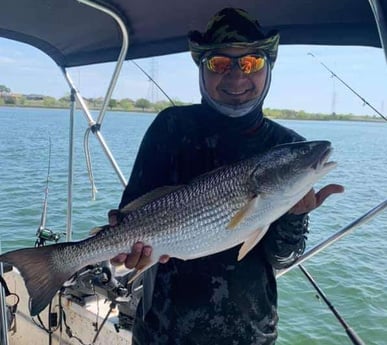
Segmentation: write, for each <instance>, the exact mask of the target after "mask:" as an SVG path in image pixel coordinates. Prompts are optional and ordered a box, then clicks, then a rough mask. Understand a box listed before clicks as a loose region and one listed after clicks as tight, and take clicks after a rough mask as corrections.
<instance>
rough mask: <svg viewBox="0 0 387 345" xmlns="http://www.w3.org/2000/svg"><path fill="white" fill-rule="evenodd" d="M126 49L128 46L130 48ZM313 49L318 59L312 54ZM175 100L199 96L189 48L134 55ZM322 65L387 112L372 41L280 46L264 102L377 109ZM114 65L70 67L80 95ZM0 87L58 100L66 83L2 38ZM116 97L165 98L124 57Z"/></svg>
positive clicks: (94, 93)
mask: <svg viewBox="0 0 387 345" xmlns="http://www.w3.org/2000/svg"><path fill="white" fill-rule="evenodd" d="M129 49H130V48H129ZM309 53H312V54H313V55H314V56H315V57H312V56H311V55H310V54H309ZM135 61H136V62H137V63H138V64H139V65H140V66H141V67H142V68H143V69H144V70H146V71H147V73H148V74H149V75H151V76H152V77H153V79H155V80H156V81H157V83H158V84H159V85H160V86H161V87H162V89H163V90H164V92H165V93H167V94H168V96H169V97H171V98H172V99H177V100H179V101H182V102H190V103H196V102H199V101H200V93H199V86H198V71H197V67H196V65H195V64H194V63H193V61H192V59H191V57H190V55H189V53H180V54H173V55H166V56H161V57H157V58H152V59H138V60H135ZM322 63H323V64H325V65H326V66H328V67H329V68H330V69H331V70H332V71H333V72H334V73H335V74H336V75H338V76H339V77H340V78H341V79H342V80H344V81H345V83H347V84H348V85H349V86H350V87H351V88H352V89H354V90H355V91H356V92H357V93H358V94H360V95H361V97H362V98H363V99H365V100H366V101H367V102H369V103H370V104H371V105H373V106H374V107H375V108H376V109H377V110H378V111H380V112H382V113H383V114H384V115H385V114H386V112H387V64H386V58H385V57H384V54H383V51H382V50H381V49H379V48H369V47H329V46H295V45H292V46H285V45H284V46H280V48H279V52H278V59H277V62H276V64H275V67H274V69H273V74H272V84H271V88H270V91H269V94H268V96H267V98H266V100H265V104H264V107H268V108H275V109H292V110H297V111H299V110H304V111H306V112H314V113H327V114H330V113H332V112H336V113H337V114H356V115H371V116H373V115H376V113H375V112H374V111H373V110H372V109H370V108H369V107H367V106H365V105H364V102H363V101H362V100H361V99H359V98H358V97H357V96H355V95H354V94H353V93H352V92H351V91H350V90H349V89H348V88H346V87H345V86H344V85H343V84H342V83H341V82H340V81H339V80H337V78H333V77H332V74H331V73H330V72H329V71H327V70H326V69H325V68H324V67H323V66H322ZM114 68H115V65H114V64H113V63H105V64H100V65H91V66H84V67H79V68H70V69H69V70H68V71H69V73H70V75H71V77H72V79H73V81H74V83H75V84H76V87H77V88H78V89H79V91H80V92H81V94H82V95H83V96H84V97H86V98H90V97H94V98H96V97H100V96H104V95H105V94H106V91H107V86H108V85H109V83H110V79H111V75H112V72H113V70H114ZM0 85H5V86H7V87H9V88H10V89H11V91H12V92H14V93H21V94H43V95H47V96H53V97H55V98H60V97H62V96H65V95H68V94H69V87H68V85H67V82H66V81H65V79H64V77H63V75H62V72H61V71H60V69H59V68H58V67H57V65H56V64H55V63H54V62H53V61H52V60H51V59H50V58H49V57H48V56H47V55H46V54H45V53H43V52H41V51H40V50H38V49H36V48H34V47H32V46H29V45H26V44H24V43H19V42H15V41H11V40H8V39H3V38H0ZM113 98H117V99H122V98H131V99H134V100H136V99H139V98H147V99H149V100H151V101H152V102H156V101H158V100H165V99H166V98H165V96H164V95H163V94H162V93H161V92H160V91H158V90H157V88H156V87H155V86H154V84H153V83H152V82H150V81H149V80H148V78H147V77H146V75H144V73H143V72H141V71H140V70H139V69H138V68H137V67H136V66H135V65H134V64H133V63H132V62H130V61H126V62H125V63H124V65H123V68H122V71H121V75H120V77H119V79H118V82H117V85H116V88H115V91H114V93H113Z"/></svg>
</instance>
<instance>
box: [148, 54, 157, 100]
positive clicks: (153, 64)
mask: <svg viewBox="0 0 387 345" xmlns="http://www.w3.org/2000/svg"><path fill="white" fill-rule="evenodd" d="M149 75H150V77H151V78H149V80H148V82H149V87H148V99H149V100H150V101H151V102H152V103H156V102H157V101H158V89H157V86H156V85H155V83H154V82H153V80H154V81H155V82H157V79H158V63H157V60H156V59H155V58H151V60H150V66H149Z"/></svg>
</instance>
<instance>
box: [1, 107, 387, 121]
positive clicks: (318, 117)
mask: <svg viewBox="0 0 387 345" xmlns="http://www.w3.org/2000/svg"><path fill="white" fill-rule="evenodd" d="M0 108H11V109H12V108H15V109H51V110H70V108H69V107H47V106H41V105H26V106H23V105H9V104H6V105H5V104H1V105H0ZM76 110H80V111H82V108H80V107H76ZM89 110H90V111H100V108H89ZM272 110H275V111H278V112H281V111H289V109H271V108H266V109H263V113H264V115H265V117H267V118H270V119H273V120H296V121H354V122H385V121H383V119H382V118H378V117H376V115H375V116H374V117H371V116H367V115H349V114H336V115H329V114H312V113H306V112H304V111H302V110H301V111H299V112H302V114H303V115H302V116H299V117H297V115H292V116H286V115H285V116H270V115H268V114H267V111H272ZM106 111H109V112H124V113H127V114H128V115H132V114H131V113H137V114H138V113H141V114H144V115H157V114H158V113H159V111H157V110H153V109H152V110H142V109H130V110H127V109H121V108H116V109H107V110H106ZM291 111H293V112H295V113H297V112H298V111H296V110H291Z"/></svg>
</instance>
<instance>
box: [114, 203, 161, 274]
mask: <svg viewBox="0 0 387 345" xmlns="http://www.w3.org/2000/svg"><path fill="white" fill-rule="evenodd" d="M108 217H109V225H110V226H116V225H118V223H119V211H118V210H111V211H110V212H109V214H108ZM151 256H152V247H151V246H145V245H144V243H142V242H137V243H135V244H134V245H133V247H132V251H131V252H130V253H121V254H119V255H117V256H116V257H114V258H113V259H111V260H110V262H111V264H112V265H115V266H118V265H122V264H124V265H125V266H126V267H127V268H130V269H132V268H135V269H137V270H141V269H143V268H145V267H146V266H148V265H149V264H150V263H151V262H152V260H151ZM168 260H169V256H168V255H162V256H160V258H159V262H160V263H162V264H164V263H166V262H168Z"/></svg>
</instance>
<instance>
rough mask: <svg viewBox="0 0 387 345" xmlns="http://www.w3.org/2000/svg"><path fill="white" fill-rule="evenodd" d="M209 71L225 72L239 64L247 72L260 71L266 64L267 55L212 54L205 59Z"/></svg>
mask: <svg viewBox="0 0 387 345" xmlns="http://www.w3.org/2000/svg"><path fill="white" fill-rule="evenodd" d="M203 62H204V63H205V65H206V67H207V68H208V70H209V71H211V72H214V73H218V74H223V73H225V72H227V71H230V70H231V69H232V68H233V67H234V66H235V65H238V66H239V68H240V69H241V71H242V72H243V73H245V74H250V73H255V72H258V71H260V70H261V69H262V68H263V67H264V66H265V57H264V56H262V55H255V54H246V55H242V56H228V55H211V56H208V57H205V58H204V59H203Z"/></svg>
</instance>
